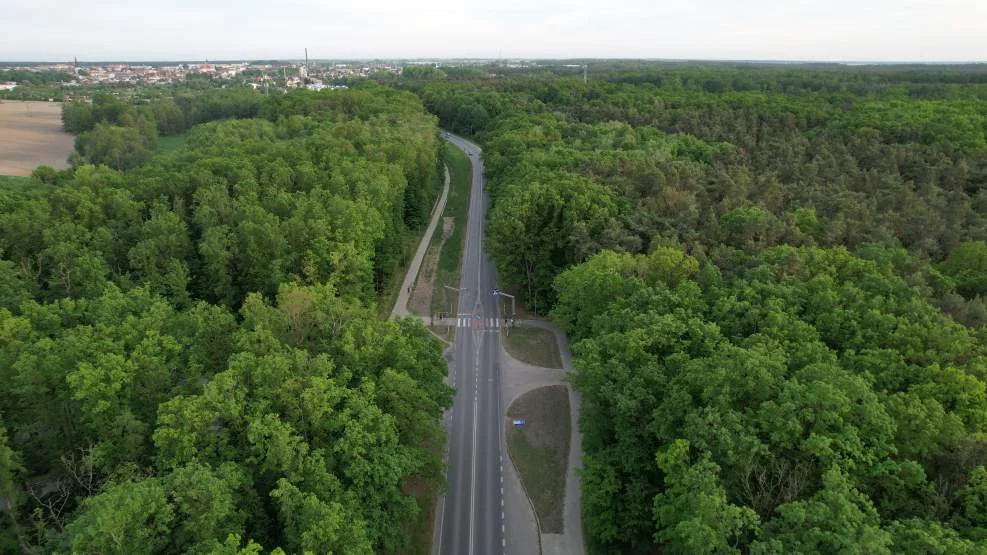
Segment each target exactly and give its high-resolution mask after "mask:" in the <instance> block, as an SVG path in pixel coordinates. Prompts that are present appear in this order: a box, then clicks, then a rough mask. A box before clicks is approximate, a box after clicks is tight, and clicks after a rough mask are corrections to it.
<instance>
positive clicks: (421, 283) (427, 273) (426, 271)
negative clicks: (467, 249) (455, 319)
mask: <svg viewBox="0 0 987 555" xmlns="http://www.w3.org/2000/svg"><path fill="white" fill-rule="evenodd" d="M440 250H442V243H439V244H438V245H431V246H429V247H428V250H426V251H425V256H424V257H423V258H422V266H421V268H420V269H419V270H418V280H417V281H416V282H415V288H414V290H413V291H412V293H411V297H410V298H408V312H411V313H412V314H417V315H419V316H430V314H429V309H430V307H431V306H432V284H433V283H434V282H435V267H436V264H438V262H439V251H440Z"/></svg>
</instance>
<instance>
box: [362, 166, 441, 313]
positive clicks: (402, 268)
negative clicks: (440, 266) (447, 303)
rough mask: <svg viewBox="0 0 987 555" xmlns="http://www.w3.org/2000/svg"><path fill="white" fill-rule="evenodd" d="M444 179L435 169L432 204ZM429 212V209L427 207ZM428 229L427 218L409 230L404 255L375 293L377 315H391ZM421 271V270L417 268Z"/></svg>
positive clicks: (430, 189) (431, 188)
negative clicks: (409, 267)
mask: <svg viewBox="0 0 987 555" xmlns="http://www.w3.org/2000/svg"><path fill="white" fill-rule="evenodd" d="M443 180H444V174H443V172H442V170H441V169H440V170H436V172H435V175H433V176H432V184H431V186H430V188H429V191H430V192H431V194H432V203H433V206H434V203H435V201H437V200H438V199H439V195H441V194H442V182H443ZM429 214H431V209H429ZM426 229H428V218H426V219H425V221H424V222H423V223H422V227H421V229H413V230H411V231H410V232H409V235H408V238H407V240H406V241H405V243H404V255H402V256H401V259H400V260H399V261H398V263H397V264H395V265H394V268H392V270H391V275H390V277H389V278H387V282H386V283H385V284H384V285H383V287H382V288H381V290H380V292H379V293H378V294H377V317H378V318H383V319H386V318H387V317H388V316H390V315H391V310H393V309H394V303H395V302H397V300H398V294H399V293H400V292H401V285H402V284H403V283H404V276H405V274H407V273H408V266H410V265H411V260H412V258H414V256H415V251H416V250H417V249H418V244H419V243H420V242H421V240H422V236H423V235H424V234H425V230H426ZM419 272H421V270H419Z"/></svg>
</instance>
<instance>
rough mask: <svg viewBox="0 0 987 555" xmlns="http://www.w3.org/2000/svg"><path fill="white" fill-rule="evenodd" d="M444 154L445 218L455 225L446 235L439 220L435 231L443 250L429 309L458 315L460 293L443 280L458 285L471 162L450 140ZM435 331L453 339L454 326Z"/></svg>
mask: <svg viewBox="0 0 987 555" xmlns="http://www.w3.org/2000/svg"><path fill="white" fill-rule="evenodd" d="M442 154H443V159H444V160H445V162H446V165H447V166H449V198H448V200H446V209H445V212H443V214H442V217H443V220H445V219H446V218H451V219H452V229H451V231H450V232H449V235H448V237H446V235H445V231H446V230H445V226H444V225H442V222H440V225H438V226H436V228H435V235H434V236H432V245H433V247H434V246H436V245H438V246H440V250H439V256H438V260H437V261H436V263H435V268H434V269H430V270H432V271H433V272H434V279H433V280H432V302H431V306H430V311H431V312H432V313H439V312H452V313H453V314H452V316H455V314H454V313H455V311H456V305H457V304H458V301H459V299H458V298H457V293H456V292H455V291H449V290H448V289H445V288H444V287H443V284H446V285H449V286H450V287H454V288H457V289H458V288H459V272H460V267H461V266H462V257H463V242H464V241H465V240H466V233H465V232H466V218H467V217H468V216H469V205H470V184H471V176H472V172H471V169H472V166H471V164H470V161H469V159H468V158H467V157H466V154H465V153H464V152H463V151H461V150H459V149H458V148H456V147H454V146H452V145H451V144H450V143H445V144H444V146H443V151H442ZM422 271H423V272H424V271H425V270H422ZM433 331H435V332H436V333H437V334H438V335H440V336H442V337H444V338H445V339H447V340H451V339H452V336H453V334H454V333H455V328H449V327H445V326H442V327H436V328H435V329H434V330H433Z"/></svg>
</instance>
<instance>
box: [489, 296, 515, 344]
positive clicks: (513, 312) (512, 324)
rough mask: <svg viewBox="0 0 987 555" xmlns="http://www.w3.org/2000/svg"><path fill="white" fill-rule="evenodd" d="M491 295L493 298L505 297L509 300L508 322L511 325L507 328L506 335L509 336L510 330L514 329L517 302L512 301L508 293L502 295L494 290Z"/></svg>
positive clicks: (512, 297) (512, 298)
mask: <svg viewBox="0 0 987 555" xmlns="http://www.w3.org/2000/svg"><path fill="white" fill-rule="evenodd" d="M492 294H493V296H495V297H497V296H500V297H507V298H509V299H510V300H511V320H510V322H511V325H509V326H507V335H510V334H511V328H513V327H514V324H515V323H516V322H517V302H516V301H515V299H514V295H511V294H510V293H504V292H503V291H501V290H500V289H494V290H493V293H492ZM505 320H506V318H505Z"/></svg>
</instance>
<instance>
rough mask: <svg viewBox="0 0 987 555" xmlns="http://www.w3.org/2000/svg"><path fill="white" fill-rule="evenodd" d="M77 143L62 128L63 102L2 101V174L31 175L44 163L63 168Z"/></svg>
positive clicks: (0, 145)
mask: <svg viewBox="0 0 987 555" xmlns="http://www.w3.org/2000/svg"><path fill="white" fill-rule="evenodd" d="M74 143H75V137H73V136H72V135H70V134H68V133H66V132H65V131H62V105H61V103H59V102H21V101H14V100H2V101H0V175H31V172H32V171H34V168H36V167H38V166H40V165H42V164H44V165H46V166H51V167H53V168H55V169H57V170H63V169H65V168H67V167H69V163H68V158H69V154H71V153H72V147H73V146H74Z"/></svg>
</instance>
